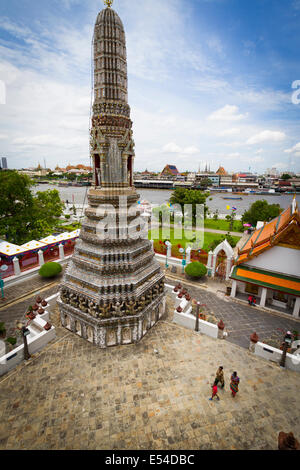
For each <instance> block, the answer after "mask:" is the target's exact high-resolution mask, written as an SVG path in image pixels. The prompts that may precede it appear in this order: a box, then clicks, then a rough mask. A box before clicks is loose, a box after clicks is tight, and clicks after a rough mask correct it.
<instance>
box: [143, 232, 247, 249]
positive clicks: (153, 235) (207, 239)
mask: <svg viewBox="0 0 300 470" xmlns="http://www.w3.org/2000/svg"><path fill="white" fill-rule="evenodd" d="M161 232H162V231H161V230H159V229H155V230H152V232H151V230H150V231H149V235H148V237H149V240H151V239H152V240H154V241H155V240H163V241H164V240H166V239H168V240H170V242H171V243H172V245H181V246H182V247H185V246H188V245H189V244H191V243H192V240H191V239H192V238H193V235H194V234H195V233H194V232H192V231H191V230H190V231H187V233H186V237H185V236H184V235H185V234H184V233H183V232H182V237H181V238H175V237H174V229H170V234H168V233H167V231H166V230H165V231H164V232H165V233H164V234H162V233H161ZM202 233H203V235H204V243H203V246H202V247H201V246H199V248H201V249H203V250H205V251H208V247H209V245H210V244H211V243H212V242H213V241H214V240H220V241H221V240H222V237H223V235H222V234H218V233H210V232H202ZM232 238H233V239H234V240H235V241H236V243H237V242H238V241H239V240H240V237H232Z"/></svg>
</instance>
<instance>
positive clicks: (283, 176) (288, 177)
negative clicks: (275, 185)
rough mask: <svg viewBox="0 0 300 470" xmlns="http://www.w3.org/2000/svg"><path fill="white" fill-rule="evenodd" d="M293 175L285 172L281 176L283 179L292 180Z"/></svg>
mask: <svg viewBox="0 0 300 470" xmlns="http://www.w3.org/2000/svg"><path fill="white" fill-rule="evenodd" d="M291 178H292V177H291V175H289V174H288V173H284V174H283V175H282V176H281V179H282V180H284V181H286V180H290V179H291Z"/></svg>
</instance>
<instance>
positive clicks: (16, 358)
mask: <svg viewBox="0 0 300 470" xmlns="http://www.w3.org/2000/svg"><path fill="white" fill-rule="evenodd" d="M46 302H47V305H46V306H45V307H44V309H43V310H44V312H43V313H42V314H41V315H40V314H37V315H36V317H35V318H34V319H33V320H32V321H31V323H30V324H29V325H28V326H27V328H28V330H29V331H30V334H29V335H28V336H27V344H28V351H29V354H30V355H33V354H35V353H37V352H38V351H40V350H42V349H43V348H44V347H45V346H46V345H47V344H48V343H49V342H50V341H52V340H53V339H55V337H56V333H55V327H54V326H52V325H50V324H49V306H50V305H49V303H48V301H47V299H46ZM45 327H46V329H45ZM3 343H4V341H3ZM2 349H3V350H4V351H5V343H4V348H1V350H2ZM23 360H24V344H21V345H20V346H18V347H17V348H15V349H13V350H12V351H10V352H8V353H5V354H4V355H3V356H1V357H0V376H2V375H4V374H6V373H7V372H9V371H10V370H12V369H14V368H15V367H16V366H17V365H18V364H20V363H21V362H23Z"/></svg>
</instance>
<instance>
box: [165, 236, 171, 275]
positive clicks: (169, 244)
mask: <svg viewBox="0 0 300 470" xmlns="http://www.w3.org/2000/svg"><path fill="white" fill-rule="evenodd" d="M165 246H166V247H167V253H166V269H168V267H169V265H168V253H169V247H170V246H171V243H170V242H169V240H166V241H165Z"/></svg>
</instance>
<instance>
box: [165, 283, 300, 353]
mask: <svg viewBox="0 0 300 470" xmlns="http://www.w3.org/2000/svg"><path fill="white" fill-rule="evenodd" d="M174 281H175V279H174V277H172V278H167V282H168V284H171V285H175V284H176V282H174ZM180 282H181V283H182V285H183V286H184V287H185V288H186V289H187V290H188V292H189V293H190V294H191V296H192V298H195V299H197V300H199V301H200V302H201V303H202V304H206V306H207V310H208V311H209V312H210V313H214V315H215V317H216V318H217V319H218V320H220V319H222V320H223V322H224V323H225V326H226V331H227V332H228V338H227V341H229V342H231V343H234V344H238V345H239V346H242V347H243V348H246V349H248V348H249V343H250V335H251V334H252V333H253V332H254V331H256V333H257V334H258V337H259V340H260V341H262V342H266V343H268V342H270V340H273V341H274V340H275V341H280V340H282V339H283V337H284V335H285V333H286V331H287V330H290V331H293V330H296V331H298V332H299V333H300V321H297V320H293V319H289V318H286V317H283V316H281V315H276V314H274V315H273V314H272V313H268V312H265V311H264V310H261V309H260V308H259V307H250V306H248V305H247V304H240V303H237V302H235V301H234V300H232V299H231V297H227V296H226V295H225V293H224V292H222V291H221V288H222V284H219V285H220V290H219V291H217V292H215V293H214V292H210V291H208V290H207V289H205V288H199V287H198V286H197V284H196V283H185V282H184V281H182V280H180Z"/></svg>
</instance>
